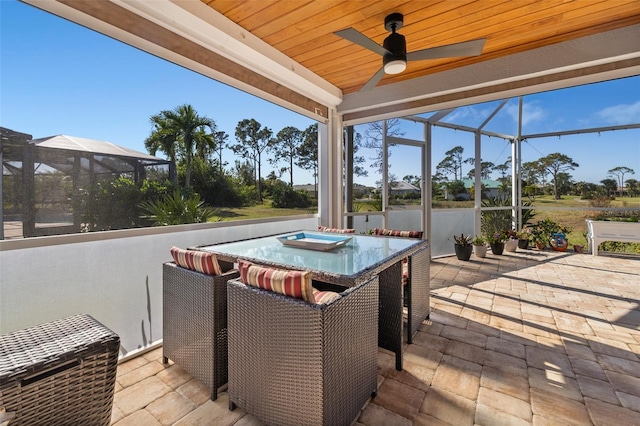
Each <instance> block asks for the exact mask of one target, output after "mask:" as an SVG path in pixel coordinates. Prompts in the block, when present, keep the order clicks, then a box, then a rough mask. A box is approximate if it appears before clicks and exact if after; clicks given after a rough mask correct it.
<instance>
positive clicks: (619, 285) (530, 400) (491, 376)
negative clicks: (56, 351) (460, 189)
mask: <svg viewBox="0 0 640 426" xmlns="http://www.w3.org/2000/svg"><path fill="white" fill-rule="evenodd" d="M431 277H432V292H431V296H432V298H431V307H432V313H431V317H430V319H429V320H427V321H425V322H424V323H423V325H422V326H421V329H420V331H419V332H418V333H417V335H416V336H415V338H414V341H413V344H411V345H407V346H406V348H405V352H404V367H405V368H404V370H403V371H401V372H399V371H396V370H395V368H394V366H395V364H394V357H393V355H392V354H391V353H390V352H387V351H385V350H383V349H379V352H378V373H379V374H378V383H379V387H378V393H377V395H376V397H375V398H373V399H372V400H371V401H370V402H369V403H368V404H367V405H366V406H365V407H364V409H363V410H362V412H361V415H360V416H359V418H358V419H357V423H356V424H358V425H366V426H376V425H384V426H389V425H412V424H413V425H447V424H449V425H455V426H462V425H474V424H475V425H487V426H495V425H530V424H533V425H589V424H594V425H615V426H627V425H640V257H638V256H624V257H623V256H614V255H603V256H598V257H593V256H591V255H587V254H583V255H581V254H574V253H559V252H552V251H537V250H518V251H517V252H515V253H505V254H504V255H502V256H494V255H492V254H490V253H489V254H487V257H486V258H484V259H479V258H476V257H473V256H472V258H471V261H469V262H461V261H458V260H457V259H456V258H455V257H447V258H440V259H434V260H433V261H432V263H431ZM354 420H355V419H354ZM112 422H113V423H114V424H116V425H118V426H125V425H136V426H139V425H171V424H176V425H217V426H218V425H237V426H247V425H261V424H262V423H261V422H260V421H258V420H257V419H256V418H255V417H253V416H251V415H249V414H246V413H245V412H244V411H243V410H242V409H240V408H238V409H236V410H235V411H229V410H228V396H227V392H226V391H225V392H222V393H221V394H219V397H218V400H216V401H210V400H209V391H208V390H207V389H206V388H205V387H204V386H203V385H202V384H200V383H199V382H197V381H196V380H195V379H192V378H191V377H190V376H189V375H188V374H186V373H185V372H184V371H183V370H181V369H180V368H179V367H178V366H176V365H171V364H170V365H169V366H163V364H162V349H156V350H154V351H152V352H148V353H146V354H144V355H142V356H139V357H137V358H134V359H132V360H130V361H127V362H125V363H122V364H120V365H119V367H118V377H117V384H116V395H115V401H114V409H113V415H112Z"/></svg>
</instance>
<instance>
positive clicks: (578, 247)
mask: <svg viewBox="0 0 640 426" xmlns="http://www.w3.org/2000/svg"><path fill="white" fill-rule="evenodd" d="M573 251H575V252H576V253H584V246H583V245H582V244H574V245H573Z"/></svg>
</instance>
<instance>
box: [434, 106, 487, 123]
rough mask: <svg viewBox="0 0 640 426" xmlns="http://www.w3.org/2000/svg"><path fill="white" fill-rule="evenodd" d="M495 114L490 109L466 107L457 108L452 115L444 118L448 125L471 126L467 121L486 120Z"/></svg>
mask: <svg viewBox="0 0 640 426" xmlns="http://www.w3.org/2000/svg"><path fill="white" fill-rule="evenodd" d="M492 112H493V110H492V109H489V108H477V107H474V106H465V107H460V108H457V109H456V110H455V111H453V112H452V113H451V114H449V115H447V116H446V117H445V118H444V121H446V122H448V123H460V124H461V123H464V124H467V125H468V124H469V123H468V121H466V120H474V121H477V120H484V119H486V117H488V116H489V114H491V113H492Z"/></svg>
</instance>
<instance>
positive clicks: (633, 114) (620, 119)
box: [596, 101, 640, 125]
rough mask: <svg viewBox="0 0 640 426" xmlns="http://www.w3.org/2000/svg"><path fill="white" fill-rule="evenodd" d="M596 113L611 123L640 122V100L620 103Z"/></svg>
mask: <svg viewBox="0 0 640 426" xmlns="http://www.w3.org/2000/svg"><path fill="white" fill-rule="evenodd" d="M596 115H597V116H598V117H599V118H601V119H602V120H604V121H606V122H607V123H610V124H614V125H616V124H630V123H638V122H640V101H638V102H636V103H635V104H631V105H628V104H620V105H613V106H610V107H607V108H605V109H603V110H601V111H598V112H597V113H596Z"/></svg>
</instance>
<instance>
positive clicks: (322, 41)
mask: <svg viewBox="0 0 640 426" xmlns="http://www.w3.org/2000/svg"><path fill="white" fill-rule="evenodd" d="M374 3H375V4H376V5H377V9H375V10H376V11H380V12H381V13H382V14H384V13H386V11H388V7H382V5H385V4H386V3H385V2H374ZM418 3H419V2H412V4H418ZM369 11H373V9H372V8H369ZM361 15H362V11H355V12H354V13H351V14H349V15H345V16H343V17H341V18H339V19H338V20H336V21H334V22H331V23H327V24H325V25H323V26H322V28H323V30H324V31H325V32H324V34H318V33H316V34H313V35H314V36H315V37H304V38H303V37H301V38H302V39H303V41H300V40H297V41H296V40H291V41H290V42H288V43H287V42H284V43H278V44H277V47H278V49H279V50H281V51H282V52H284V53H285V54H286V55H288V56H290V57H293V58H296V60H297V61H298V62H301V63H302V62H303V61H305V60H306V59H307V58H306V57H305V56H309V57H317V56H324V55H325V54H326V53H328V52H334V51H336V50H339V51H343V49H344V48H348V47H354V44H353V43H351V42H349V41H348V40H345V39H343V38H340V37H338V36H336V35H334V34H333V33H334V32H335V31H339V30H342V29H345V28H350V27H352V25H353V23H354V22H357V21H358V17H359V16H361ZM377 25H378V26H380V27H381V28H383V27H384V17H382V18H381V20H380V21H378V23H377ZM383 29H384V28H383ZM303 36H304V35H303ZM357 48H358V49H362V48H361V47H359V46H358V47H357ZM354 51H355V49H354Z"/></svg>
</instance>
